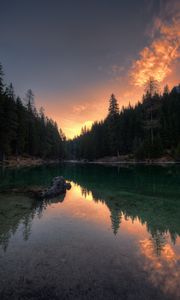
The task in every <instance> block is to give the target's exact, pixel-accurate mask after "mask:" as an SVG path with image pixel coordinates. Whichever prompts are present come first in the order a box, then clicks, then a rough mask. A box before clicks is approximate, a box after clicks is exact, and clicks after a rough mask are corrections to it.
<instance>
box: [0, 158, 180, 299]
mask: <svg viewBox="0 0 180 300" xmlns="http://www.w3.org/2000/svg"><path fill="white" fill-rule="evenodd" d="M57 175H63V176H64V177H65V178H66V179H67V180H69V181H71V183H72V189H71V190H70V191H68V192H67V193H66V194H65V195H62V196H60V197H57V198H55V199H51V200H49V201H37V200H35V199H31V198H29V197H28V196H27V195H21V194H19V195H18V194H13V193H10V191H11V189H12V188H19V187H21V188H22V187H29V186H47V185H49V184H50V182H51V180H52V178H53V177H54V176H57ZM179 183H180V167H179V166H176V165H174V166H171V167H160V166H159V167H157V166H154V167H152V166H126V167H125V166H124V167H110V166H94V165H77V164H74V165H73V164H66V165H59V166H42V167H37V168H22V169H14V170H10V169H1V170H0V191H3V193H0V299H8V300H9V299H51V300H53V299H143V300H144V299H151V300H152V299H153V300H154V299H175V300H176V299H179V298H180V287H179V281H180V184H179Z"/></svg>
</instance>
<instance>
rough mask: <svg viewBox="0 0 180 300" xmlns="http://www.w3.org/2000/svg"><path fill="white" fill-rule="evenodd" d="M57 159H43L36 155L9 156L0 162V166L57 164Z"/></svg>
mask: <svg viewBox="0 0 180 300" xmlns="http://www.w3.org/2000/svg"><path fill="white" fill-rule="evenodd" d="M58 163H60V160H58V159H43V158H38V157H24V156H20V157H17V158H16V157H10V158H9V159H6V160H5V161H4V162H0V167H5V168H13V167H35V166H41V165H50V164H58Z"/></svg>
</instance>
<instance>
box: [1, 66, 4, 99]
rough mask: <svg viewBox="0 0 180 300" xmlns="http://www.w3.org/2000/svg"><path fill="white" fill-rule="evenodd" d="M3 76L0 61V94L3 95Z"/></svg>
mask: <svg viewBox="0 0 180 300" xmlns="http://www.w3.org/2000/svg"><path fill="white" fill-rule="evenodd" d="M3 76H4V73H3V68H2V65H1V63H0V95H3V93H4V83H3Z"/></svg>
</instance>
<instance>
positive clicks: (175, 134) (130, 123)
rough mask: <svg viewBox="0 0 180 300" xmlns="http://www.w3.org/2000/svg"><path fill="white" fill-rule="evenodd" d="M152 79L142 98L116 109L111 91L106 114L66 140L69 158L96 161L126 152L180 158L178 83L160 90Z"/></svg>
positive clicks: (138, 156)
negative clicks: (100, 119) (89, 127)
mask: <svg viewBox="0 0 180 300" xmlns="http://www.w3.org/2000/svg"><path fill="white" fill-rule="evenodd" d="M159 90H160V89H159V86H158V82H157V81H156V80H154V79H153V78H149V81H148V82H147V83H146V84H145V92H144V95H143V97H142V100H141V101H139V102H138V103H137V104H135V105H134V106H132V105H131V104H129V105H128V106H127V107H122V108H121V109H119V104H118V101H117V99H116V98H115V96H114V95H113V94H112V95H111V97H110V100H109V109H108V114H107V117H106V118H105V119H104V120H103V121H101V122H95V123H94V124H93V125H92V128H91V129H90V130H88V129H86V128H83V129H82V132H81V134H80V135H79V136H77V137H76V138H74V139H73V140H70V141H67V142H66V153H67V155H68V158H69V159H85V160H86V159H87V160H96V159H100V158H104V157H110V156H116V157H118V156H121V157H122V156H123V155H126V156H127V155H128V158H134V159H136V160H144V159H154V158H159V157H162V156H168V157H169V158H170V159H175V160H180V117H179V116H180V85H179V86H176V87H174V88H173V89H172V90H171V91H170V90H169V88H168V86H165V87H164V90H163V93H162V94H161V93H160V92H159Z"/></svg>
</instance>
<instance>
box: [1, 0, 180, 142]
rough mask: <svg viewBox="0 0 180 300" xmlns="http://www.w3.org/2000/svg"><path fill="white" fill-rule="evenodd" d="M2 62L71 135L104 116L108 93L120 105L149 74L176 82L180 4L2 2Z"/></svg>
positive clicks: (168, 0)
mask: <svg viewBox="0 0 180 300" xmlns="http://www.w3.org/2000/svg"><path fill="white" fill-rule="evenodd" d="M0 62H1V63H2V65H3V67H4V72H5V74H6V77H5V79H6V82H10V81H12V82H13V85H14V86H15V91H16V94H17V95H20V96H21V97H22V98H23V97H24V94H25V92H26V90H27V89H29V88H31V89H32V90H33V91H34V94H35V96H36V98H35V101H36V105H37V107H40V106H43V107H44V108H45V112H46V114H47V115H48V116H49V117H51V118H53V119H54V120H55V121H57V123H58V125H59V127H61V128H62V130H63V131H64V132H65V134H66V136H67V137H73V136H74V135H76V134H78V133H79V132H80V129H81V127H82V126H84V125H87V126H90V125H91V124H92V122H93V121H95V120H101V119H103V118H104V117H105V116H106V114H107V107H108V99H109V97H110V94H111V93H112V92H113V93H114V94H115V95H116V97H117V99H118V101H119V104H120V107H121V106H122V105H127V104H128V103H129V102H130V103H131V104H133V103H135V102H137V100H140V99H141V95H142V93H143V89H144V83H145V82H146V81H147V79H148V78H149V77H150V76H154V77H155V79H157V80H158V81H159V83H160V86H161V87H163V86H164V85H165V84H166V83H168V84H169V86H170V87H172V86H173V85H177V84H178V83H179V82H180V1H178V0H126V1H124V0H111V1H110V0H91V1H90V0H89V1H88V0H36V1H35V0H31V1H28V0H13V1H10V0H2V1H1V8H0Z"/></svg>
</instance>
